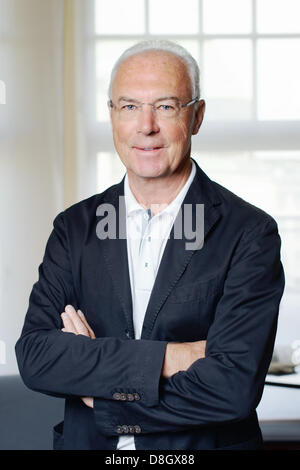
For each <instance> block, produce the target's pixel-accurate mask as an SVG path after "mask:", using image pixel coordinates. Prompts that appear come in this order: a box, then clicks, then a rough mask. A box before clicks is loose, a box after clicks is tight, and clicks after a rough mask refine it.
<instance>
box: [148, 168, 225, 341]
mask: <svg viewBox="0 0 300 470" xmlns="http://www.w3.org/2000/svg"><path fill="white" fill-rule="evenodd" d="M196 167H197V172H196V175H195V178H194V181H193V182H192V184H191V186H190V189H189V191H188V193H187V195H186V197H185V199H184V201H183V205H182V208H183V207H184V205H185V204H190V205H191V207H192V208H193V210H192V214H193V217H192V220H193V222H195V215H196V204H203V205H204V232H203V239H205V237H206V236H207V234H208V233H209V232H210V231H211V230H212V228H213V227H214V225H215V224H216V223H217V221H218V220H219V218H220V216H221V215H220V212H219V210H218V206H219V205H220V201H219V200H218V199H217V197H216V195H215V193H214V192H213V191H212V188H211V184H210V180H209V178H208V177H207V176H206V175H205V173H204V172H202V170H201V169H200V168H199V167H198V165H197V164H196ZM182 214H183V215H184V209H183V210H182ZM181 223H182V234H183V236H182V238H181V239H176V238H174V227H173V229H172V231H171V235H170V239H169V240H168V242H167V244H166V248H165V251H164V254H163V257H162V260H161V263H160V267H159V270H158V273H157V276H156V280H155V283H154V286H153V289H152V293H151V297H150V300H149V304H148V308H147V311H146V314H145V319H144V325H143V330H142V339H150V337H151V332H152V329H153V326H154V323H155V321H156V318H157V316H158V314H159V312H160V310H161V308H162V306H163V304H164V302H165V301H166V299H167V298H168V296H169V295H170V293H171V292H172V289H173V288H174V286H175V285H176V283H177V281H178V280H179V279H180V277H181V276H182V274H183V272H184V271H185V269H186V267H187V265H188V263H189V262H190V260H191V258H192V256H193V255H194V253H195V251H196V250H188V249H186V244H187V243H189V242H191V240H189V239H188V238H186V236H185V231H184V227H183V223H184V217H182V222H181ZM174 225H175V224H174ZM193 226H195V223H194V224H193ZM203 241H204V240H201V242H202V243H203ZM170 267H171V268H170Z"/></svg>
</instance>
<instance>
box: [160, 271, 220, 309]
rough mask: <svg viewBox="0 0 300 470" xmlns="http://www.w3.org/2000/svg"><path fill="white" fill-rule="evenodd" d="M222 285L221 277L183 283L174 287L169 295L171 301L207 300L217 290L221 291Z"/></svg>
mask: <svg viewBox="0 0 300 470" xmlns="http://www.w3.org/2000/svg"><path fill="white" fill-rule="evenodd" d="M221 289H222V286H221V283H220V279H219V277H217V278H213V279H210V280H206V281H197V282H192V283H189V284H183V285H180V286H177V287H176V288H174V290H173V292H172V293H171V294H170V296H169V302H171V303H176V304H177V303H183V302H195V301H201V302H205V301H207V300H208V299H209V298H210V297H212V296H214V295H215V294H216V293H217V292H219V291H221Z"/></svg>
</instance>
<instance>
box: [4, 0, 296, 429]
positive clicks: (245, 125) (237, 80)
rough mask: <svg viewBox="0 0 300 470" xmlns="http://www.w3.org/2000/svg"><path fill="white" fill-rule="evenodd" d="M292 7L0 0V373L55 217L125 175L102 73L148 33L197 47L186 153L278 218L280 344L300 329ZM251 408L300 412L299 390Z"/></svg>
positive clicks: (278, 2) (269, 1)
mask: <svg viewBox="0 0 300 470" xmlns="http://www.w3.org/2000/svg"><path fill="white" fill-rule="evenodd" d="M299 18H300V1H299V0H185V1H183V0H126V1H124V0H42V1H41V0H0V80H1V83H0V94H1V95H2V96H0V102H1V100H2V104H1V105H0V214H1V219H0V228H1V230H0V317H1V318H0V376H8V375H9V376H10V375H15V374H17V373H18V369H17V364H16V359H15V353H14V346H15V343H16V341H17V339H18V337H19V335H20V332H21V328H22V325H23V321H24V316H25V313H26V310H27V307H28V298H29V294H30V291H31V288H32V285H33V283H34V282H35V281H36V280H37V270H38V266H39V264H40V262H41V260H42V257H43V253H44V249H45V244H46V241H47V239H48V237H49V234H50V232H51V230H52V222H53V219H54V218H55V216H56V215H57V214H58V213H59V212H60V211H62V210H64V208H66V207H68V206H70V205H71V204H73V203H75V202H77V201H79V200H81V199H83V198H86V197H88V196H90V195H92V194H95V193H97V192H100V191H102V190H103V189H104V188H106V187H108V186H110V185H111V184H113V183H116V182H118V181H120V179H121V178H122V176H123V175H124V167H123V166H122V164H121V163H120V161H119V159H118V157H117V155H116V154H115V151H114V147H113V142H112V137H111V128H110V123H109V116H108V111H107V104H106V103H107V87H108V80H109V74H110V70H111V68H112V66H113V64H114V62H115V60H116V59H117V57H118V56H119V55H120V54H121V52H122V51H123V50H124V49H125V48H127V47H129V46H131V45H132V44H134V43H135V42H137V41H139V40H141V39H144V38H167V39H171V40H175V41H176V42H178V43H179V44H182V45H183V46H185V47H186V48H187V49H188V50H189V51H190V52H191V53H192V54H193V56H194V57H195V58H196V59H197V61H198V63H199V65H200V71H201V95H202V96H201V98H203V99H205V101H206V109H207V112H206V116H205V120H204V123H203V125H202V128H201V130H200V132H199V134H198V135H197V136H194V137H193V139H194V140H193V147H192V156H193V158H194V159H195V160H196V161H197V162H198V163H199V165H200V166H201V167H202V169H203V170H204V171H205V172H206V173H207V174H208V175H209V176H210V178H211V179H213V180H215V181H217V182H218V183H220V184H222V185H224V186H226V187H227V188H229V189H230V190H231V191H233V192H235V193H236V194H238V195H239V196H241V197H242V198H244V199H246V200H248V201H249V202H251V203H253V204H255V205H256V206H258V207H260V208H262V209H264V210H265V211H267V212H268V213H270V214H271V215H272V216H273V217H274V218H275V219H276V220H277V222H278V226H279V231H280V234H281V238H282V259H283V264H284V268H285V274H286V288H285V293H284V296H283V299H282V302H281V308H280V317H279V326H278V334H277V340H276V345H290V344H292V342H294V341H296V340H299V339H300V288H299V285H300V263H299V258H300V243H299V239H300V60H299V58H300V20H299ZM4 84H5V87H4ZM0 394H1V390H0ZM258 413H259V418H260V419H261V420H278V419H280V420H294V419H299V420H300V390H299V389H296V388H283V387H274V386H270V385H267V386H266V387H265V391H264V395H263V399H262V402H261V404H260V405H259V409H258ZM0 420H1V417H0Z"/></svg>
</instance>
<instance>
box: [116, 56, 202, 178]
mask: <svg viewBox="0 0 300 470" xmlns="http://www.w3.org/2000/svg"><path fill="white" fill-rule="evenodd" d="M170 96H171V97H176V98H177V99H178V100H179V101H180V102H181V103H182V104H185V103H188V102H189V101H191V100H192V99H193V98H194V96H192V90H191V85H190V79H189V75H188V72H187V69H186V65H185V64H184V63H183V62H182V61H181V59H179V58H177V57H176V56H174V55H173V54H170V53H165V52H158V51H157V52H154V51H151V52H150V51H147V52H144V53H142V54H137V55H135V56H133V57H130V58H128V59H127V60H125V61H124V62H123V63H122V64H121V65H120V67H119V69H118V71H117V73H116V76H115V79H114V82H113V86H112V102H113V103H114V104H116V105H118V104H119V103H123V101H121V100H122V98H124V97H125V98H126V100H128V99H131V100H135V101H138V102H140V103H154V102H156V101H157V100H159V99H160V98H164V97H170ZM203 114H204V102H203V101H201V102H200V103H197V104H196V105H192V106H190V107H187V108H182V109H181V111H180V114H179V115H178V116H176V117H172V118H161V117H158V116H157V115H156V114H155V113H154V112H153V109H152V107H151V106H148V105H143V106H142V108H141V109H140V110H139V111H138V112H137V115H136V116H135V118H134V119H129V120H124V119H122V118H121V117H120V113H119V111H118V110H117V109H115V108H114V107H113V108H112V109H111V122H112V128H113V137H114V144H115V147H116V150H117V152H118V154H119V156H120V158H121V160H122V162H123V163H124V165H125V166H126V168H127V172H128V175H129V177H132V178H134V177H135V178H164V177H170V176H172V175H178V173H180V172H182V171H185V169H186V166H187V165H189V156H190V150H191V136H192V134H196V133H197V132H198V130H199V128H200V125H201V122H202V119H203Z"/></svg>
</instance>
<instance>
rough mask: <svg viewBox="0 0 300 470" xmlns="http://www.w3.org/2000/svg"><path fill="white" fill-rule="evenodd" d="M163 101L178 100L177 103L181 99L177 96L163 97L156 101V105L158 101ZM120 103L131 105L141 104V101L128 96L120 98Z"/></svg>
mask: <svg viewBox="0 0 300 470" xmlns="http://www.w3.org/2000/svg"><path fill="white" fill-rule="evenodd" d="M163 100H177V101H179V98H178V97H177V96H162V97H160V98H157V99H156V100H154V103H155V102H156V101H163ZM120 101H127V102H130V103H140V101H138V100H136V99H134V98H129V97H128V96H120V98H119V99H118V102H119V103H120Z"/></svg>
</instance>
